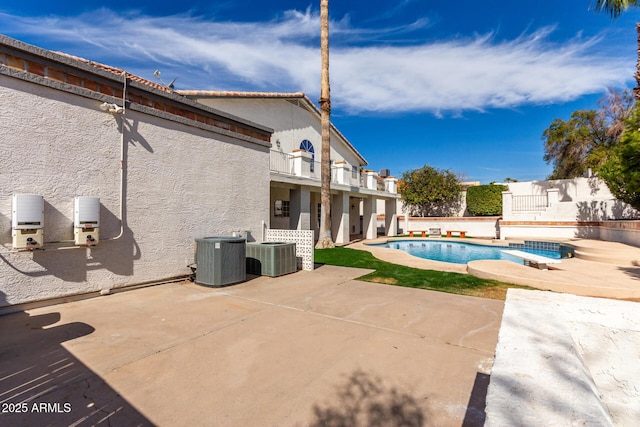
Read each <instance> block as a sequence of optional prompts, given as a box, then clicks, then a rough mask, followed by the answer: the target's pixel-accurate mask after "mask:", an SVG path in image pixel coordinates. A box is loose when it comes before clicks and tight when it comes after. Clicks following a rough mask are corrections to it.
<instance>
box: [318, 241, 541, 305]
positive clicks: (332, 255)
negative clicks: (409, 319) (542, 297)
mask: <svg viewBox="0 0 640 427" xmlns="http://www.w3.org/2000/svg"><path fill="white" fill-rule="evenodd" d="M315 262H317V263H321V264H329V265H339V266H343V267H356V268H368V269H372V270H375V271H374V272H373V273H370V274H367V275H365V276H362V277H359V278H358V280H363V281H365V282H376V283H385V284H388V285H396V286H406V287H409V288H419V289H430V290H433V291H440V292H448V293H451V294H459V295H471V296H477V297H483V298H492V299H501V300H504V299H505V298H506V294H507V289H509V288H521V289H531V288H527V287H525V286H518V285H511V284H508V283H503V282H498V281H495V280H486V279H480V278H479V277H475V276H472V275H470V274H460V273H448V272H444V271H435V270H421V269H418V268H411V267H405V266H402V265H397V264H391V263H389V262H385V261H381V260H379V259H378V258H375V257H374V256H373V255H371V253H369V252H366V251H358V250H355V249H349V248H333V249H317V250H316V251H315Z"/></svg>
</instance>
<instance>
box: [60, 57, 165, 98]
mask: <svg viewBox="0 0 640 427" xmlns="http://www.w3.org/2000/svg"><path fill="white" fill-rule="evenodd" d="M55 53H56V54H57V55H60V56H64V57H67V58H69V59H72V60H74V61H78V62H81V63H83V64H86V65H89V66H91V67H94V68H98V69H100V70H102V71H106V72H108V73H112V74H115V75H117V76H122V73H124V72H126V71H125V70H124V69H122V68H117V67H112V66H111V65H105V64H101V63H100V62H96V61H90V60H88V59H85V58H81V57H79V56H74V55H69V54H68V53H64V52H55ZM126 73H127V78H128V79H129V80H133V81H135V82H138V83H141V84H143V85H146V86H150V87H152V88H154V89H158V90H161V91H164V92H168V93H171V92H172V91H171V89H169V88H167V87H166V86H163V85H161V84H158V83H156V82H152V81H151V80H147V79H144V78H142V77H140V76H136V75H135V74H131V73H129V72H126Z"/></svg>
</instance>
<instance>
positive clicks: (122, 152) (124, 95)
mask: <svg viewBox="0 0 640 427" xmlns="http://www.w3.org/2000/svg"><path fill="white" fill-rule="evenodd" d="M122 79H123V83H122V113H121V114H120V117H121V124H120V234H118V235H117V236H115V237H109V238H106V239H100V240H118V239H119V238H121V237H122V235H123V234H124V207H125V203H124V186H125V180H124V168H125V140H124V123H125V114H126V112H127V72H126V70H122Z"/></svg>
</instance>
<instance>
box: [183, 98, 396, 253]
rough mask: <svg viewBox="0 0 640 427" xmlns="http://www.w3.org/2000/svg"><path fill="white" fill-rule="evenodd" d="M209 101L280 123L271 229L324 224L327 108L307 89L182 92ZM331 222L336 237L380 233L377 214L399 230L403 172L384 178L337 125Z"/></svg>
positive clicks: (389, 228)
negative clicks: (322, 169)
mask: <svg viewBox="0 0 640 427" xmlns="http://www.w3.org/2000/svg"><path fill="white" fill-rule="evenodd" d="M178 93H179V94H181V95H184V96H186V97H188V98H190V99H193V100H195V101H197V102H199V103H202V104H204V105H206V106H209V107H212V108H215V109H217V110H221V111H225V112H227V113H230V114H233V115H236V116H239V117H245V118H247V119H249V120H251V121H252V122H256V123H260V124H262V125H265V126H268V127H269V128H272V129H273V131H274V132H273V136H272V140H271V142H272V146H271V150H270V196H269V210H270V214H269V224H270V227H271V228H278V229H292V230H315V232H316V233H315V234H316V238H317V232H318V230H319V223H320V208H319V206H320V161H321V158H320V155H321V143H322V139H321V129H320V111H319V110H318V108H317V107H316V106H315V105H314V104H313V102H311V100H309V98H308V97H307V96H306V95H305V94H304V93H302V92H295V93H271V92H222V91H198V90H188V91H178ZM330 155H331V159H330V161H331V171H332V176H331V192H332V203H331V228H332V237H333V239H334V241H335V242H336V243H348V242H349V241H350V239H351V238H352V237H354V235H355V236H361V237H364V238H368V239H371V238H375V237H377V222H376V219H377V214H379V213H380V214H384V217H385V218H386V220H385V228H384V229H385V234H387V235H390V236H392V235H396V234H397V201H398V199H399V198H400V196H399V195H398V194H397V182H398V181H397V179H396V178H394V177H392V176H388V177H385V178H384V179H379V177H378V174H377V173H376V172H375V171H372V170H367V169H366V168H365V167H366V166H367V161H366V160H365V159H364V157H363V156H362V155H361V154H360V153H359V152H358V150H356V148H355V147H354V146H353V145H352V144H351V143H350V142H349V141H348V140H347V138H346V137H345V136H344V135H343V134H342V133H341V132H340V131H339V130H338V129H337V128H336V127H335V126H334V125H333V124H332V126H331V154H330Z"/></svg>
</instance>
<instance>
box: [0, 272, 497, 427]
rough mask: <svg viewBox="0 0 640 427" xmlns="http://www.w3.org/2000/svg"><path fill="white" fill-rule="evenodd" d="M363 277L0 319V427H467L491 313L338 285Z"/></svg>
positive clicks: (318, 278) (270, 283)
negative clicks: (0, 405)
mask: <svg viewBox="0 0 640 427" xmlns="http://www.w3.org/2000/svg"><path fill="white" fill-rule="evenodd" d="M366 272H367V270H358V269H351V268H341V267H331V266H322V267H320V268H318V269H316V270H315V271H313V272H305V271H302V272H298V273H295V274H291V275H288V276H283V277H280V278H276V279H272V278H268V277H259V278H254V279H252V280H249V281H247V282H245V283H242V284H238V285H235V286H231V287H226V288H220V289H214V288H206V287H202V286H199V285H196V284H193V283H189V282H182V283H173V284H165V285H160V286H154V287H149V288H143V289H138V290H135V291H130V292H123V293H118V294H114V295H108V296H104V297H98V298H93V299H88V300H83V301H76V302H71V303H65V304H60V305H55V306H50V307H43V308H37V309H33V310H28V311H26V312H20V313H16V314H11V315H6V316H2V317H0V329H1V330H2V331H3V333H2V335H1V337H0V396H1V399H0V400H1V401H2V402H3V404H6V405H5V406H3V409H5V413H3V414H1V415H0V424H1V425H12V426H20V425H24V426H33V425H55V426H59V425H74V426H75V425H102V424H104V425H118V426H128V425H131V426H133V425H136V426H137V425H160V426H175V425H190V426H197V425H206V426H212V425H216V426H247V425H268V426H274V425H279V426H283V425H286V426H307V425H318V426H319V425H371V424H373V423H375V422H383V423H386V424H384V425H398V424H402V425H406V426H420V425H434V426H460V425H465V426H480V425H483V423H484V419H485V414H484V406H485V396H486V390H487V386H488V383H489V376H488V375H489V373H490V369H491V365H492V362H493V354H494V349H495V347H496V343H497V337H498V329H499V326H500V322H501V317H502V310H503V302H502V301H495V300H486V299H481V298H473V297H464V296H456V295H450V294H443V293H437V292H429V291H423V290H416V289H409V288H401V287H396V286H386V285H381V284H374V283H364V282H358V281H354V280H353V279H354V278H355V277H358V276H360V275H362V274H364V273H366ZM21 403H26V405H23V404H21ZM9 404H21V405H19V406H16V405H13V406H12V405H9ZM65 404H66V405H65ZM18 411H21V412H18ZM16 412H17V413H16Z"/></svg>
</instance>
